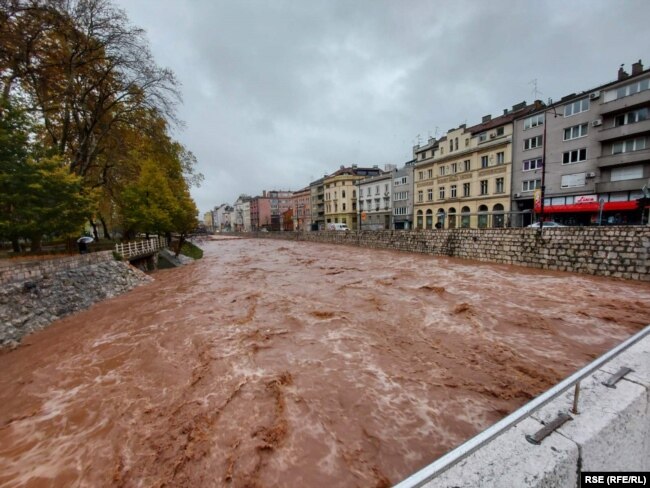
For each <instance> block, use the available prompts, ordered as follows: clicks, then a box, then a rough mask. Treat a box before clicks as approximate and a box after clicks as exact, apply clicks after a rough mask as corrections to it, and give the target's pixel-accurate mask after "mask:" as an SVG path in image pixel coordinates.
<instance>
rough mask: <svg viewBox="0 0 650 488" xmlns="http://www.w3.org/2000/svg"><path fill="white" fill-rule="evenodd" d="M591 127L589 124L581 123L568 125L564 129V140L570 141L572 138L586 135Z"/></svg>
mask: <svg viewBox="0 0 650 488" xmlns="http://www.w3.org/2000/svg"><path fill="white" fill-rule="evenodd" d="M588 129H589V124H580V125H574V126H573V127H568V128H566V129H564V140H565V141H570V140H571V139H577V138H579V137H585V136H586V135H587V131H588Z"/></svg>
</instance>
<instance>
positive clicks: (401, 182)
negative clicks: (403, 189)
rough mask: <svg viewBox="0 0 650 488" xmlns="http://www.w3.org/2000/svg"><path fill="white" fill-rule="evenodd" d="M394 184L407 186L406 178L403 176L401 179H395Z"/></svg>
mask: <svg viewBox="0 0 650 488" xmlns="http://www.w3.org/2000/svg"><path fill="white" fill-rule="evenodd" d="M393 184H394V185H395V186H398V185H406V176H402V177H401V178H395V180H393Z"/></svg>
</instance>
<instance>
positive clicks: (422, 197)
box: [418, 190, 424, 203]
mask: <svg viewBox="0 0 650 488" xmlns="http://www.w3.org/2000/svg"><path fill="white" fill-rule="evenodd" d="M423 201H424V192H423V191H422V190H420V191H418V202H420V203H422V202H423Z"/></svg>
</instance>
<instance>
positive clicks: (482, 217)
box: [478, 205, 488, 229]
mask: <svg viewBox="0 0 650 488" xmlns="http://www.w3.org/2000/svg"><path fill="white" fill-rule="evenodd" d="M487 211H488V208H487V205H481V206H480V207H479V208H478V228H479V229H485V228H486V227H487V226H488V216H487Z"/></svg>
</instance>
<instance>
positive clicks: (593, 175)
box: [587, 172, 596, 178]
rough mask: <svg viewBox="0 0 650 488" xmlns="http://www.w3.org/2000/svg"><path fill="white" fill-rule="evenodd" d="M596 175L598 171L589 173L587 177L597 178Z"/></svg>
mask: <svg viewBox="0 0 650 488" xmlns="http://www.w3.org/2000/svg"><path fill="white" fill-rule="evenodd" d="M595 177H596V173H593V172H592V173H587V178H595Z"/></svg>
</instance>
